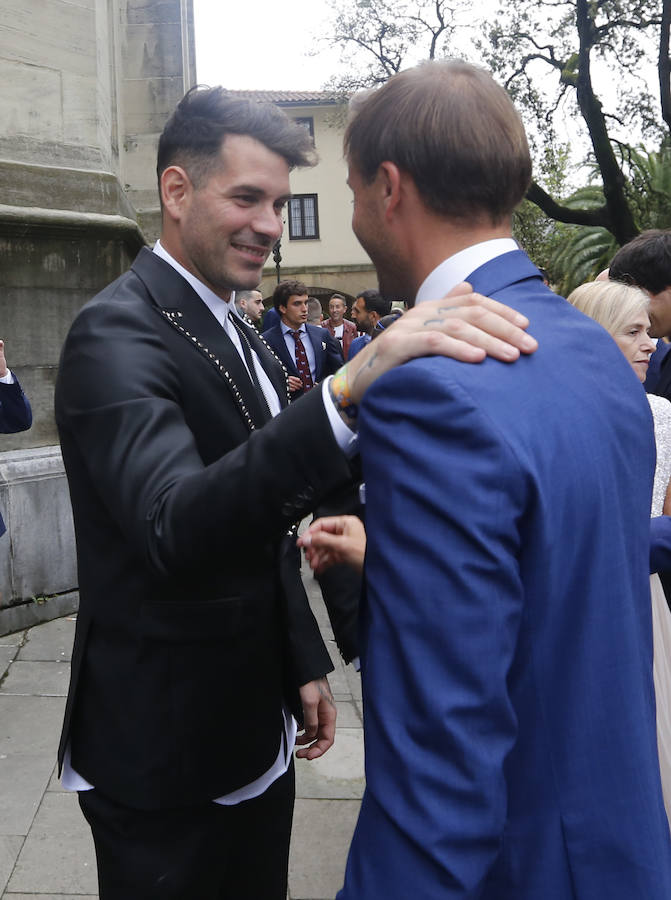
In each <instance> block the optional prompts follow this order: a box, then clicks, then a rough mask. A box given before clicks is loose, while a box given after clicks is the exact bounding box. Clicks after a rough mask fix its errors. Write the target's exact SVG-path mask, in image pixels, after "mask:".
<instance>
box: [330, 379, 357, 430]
mask: <svg viewBox="0 0 671 900" xmlns="http://www.w3.org/2000/svg"><path fill="white" fill-rule="evenodd" d="M329 389H330V391H331V396H332V397H333V402H334V403H335V405H336V406H337V407H338V411H339V412H341V413H342V414H343V415H344V416H347V418H348V419H356V417H357V416H358V415H359V407H358V406H357V405H356V403H354V402H353V401H352V395H351V393H350V389H349V381H348V379H347V366H343V367H342V368H341V369H338V371H337V372H336V373H335V375H334V376H333V378H332V379H331V384H330V385H329Z"/></svg>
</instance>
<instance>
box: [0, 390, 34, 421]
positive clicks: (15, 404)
mask: <svg viewBox="0 0 671 900" xmlns="http://www.w3.org/2000/svg"><path fill="white" fill-rule="evenodd" d="M32 424H33V414H32V410H31V408H30V403H29V402H28V398H27V397H26V395H25V394H24V393H23V391H22V390H21V385H20V384H19V382H18V381H16V380H15V381H14V383H13V384H4V383H2V382H0V432H2V433H3V434H13V433H14V432H17V431H27V430H28V429H29V428H30V426H31V425H32Z"/></svg>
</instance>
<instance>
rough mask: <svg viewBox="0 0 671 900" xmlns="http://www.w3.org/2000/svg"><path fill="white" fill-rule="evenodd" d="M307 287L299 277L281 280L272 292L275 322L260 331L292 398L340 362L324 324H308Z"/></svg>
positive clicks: (332, 370)
mask: <svg viewBox="0 0 671 900" xmlns="http://www.w3.org/2000/svg"><path fill="white" fill-rule="evenodd" d="M308 300H309V297H308V289H307V287H306V286H305V285H304V284H303V283H302V282H301V281H281V282H280V283H279V284H278V285H277V287H276V288H275V293H274V294H273V307H274V308H275V310H276V311H277V313H278V315H279V316H280V323H279V325H275V326H274V327H273V328H271V329H270V330H269V331H264V332H263V337H264V338H265V339H266V341H267V342H268V343H269V344H270V346H271V347H272V349H273V350H274V351H275V353H276V354H277V356H278V357H279V358H280V360H281V361H282V363H284V366H285V367H286V370H287V372H288V373H289V391H290V394H291V399H292V400H295V399H296V398H297V397H300V396H301V395H302V394H304V393H305V392H306V391H309V390H310V389H311V388H313V387H314V386H315V385H316V384H319V382H320V381H322V380H323V379H324V378H326V376H327V375H333V374H334V373H335V372H337V371H338V369H339V368H340V367H341V366H342V365H343V362H344V360H343V355H342V351H341V350H340V347H339V346H338V342H337V341H336V339H335V338H333V337H331V335H330V334H329V333H328V331H326V329H324V328H319V327H317V326H315V325H308V323H307V318H308Z"/></svg>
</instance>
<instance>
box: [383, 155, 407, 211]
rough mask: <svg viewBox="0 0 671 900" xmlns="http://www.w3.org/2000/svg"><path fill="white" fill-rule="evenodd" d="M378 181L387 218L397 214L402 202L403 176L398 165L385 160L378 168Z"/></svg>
mask: <svg viewBox="0 0 671 900" xmlns="http://www.w3.org/2000/svg"><path fill="white" fill-rule="evenodd" d="M377 179H378V181H379V185H380V189H381V192H382V205H383V210H384V215H385V217H386V216H389V215H392V214H393V213H394V212H396V210H397V208H398V205H399V203H400V201H401V193H402V192H401V187H402V183H403V175H402V174H401V170H400V169H399V167H398V166H397V165H396V163H393V162H389V160H385V162H382V163H380V165H379V167H378V170H377Z"/></svg>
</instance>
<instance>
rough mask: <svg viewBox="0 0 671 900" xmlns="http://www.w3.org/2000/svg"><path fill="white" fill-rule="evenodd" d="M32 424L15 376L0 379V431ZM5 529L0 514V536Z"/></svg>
mask: <svg viewBox="0 0 671 900" xmlns="http://www.w3.org/2000/svg"><path fill="white" fill-rule="evenodd" d="M32 424H33V413H32V410H31V409H30V403H29V402H28V398H27V397H26V395H25V394H24V393H23V391H22V390H21V385H20V384H19V381H18V379H17V377H16V376H14V382H13V383H12V384H5V383H4V382H2V381H0V432H2V434H14V433H15V432H17V431H27V429H28V428H30V426H31V425H32ZM5 531H6V528H5V523H4V521H3V519H2V516H0V536H2V535H3V534H4V533H5Z"/></svg>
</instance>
